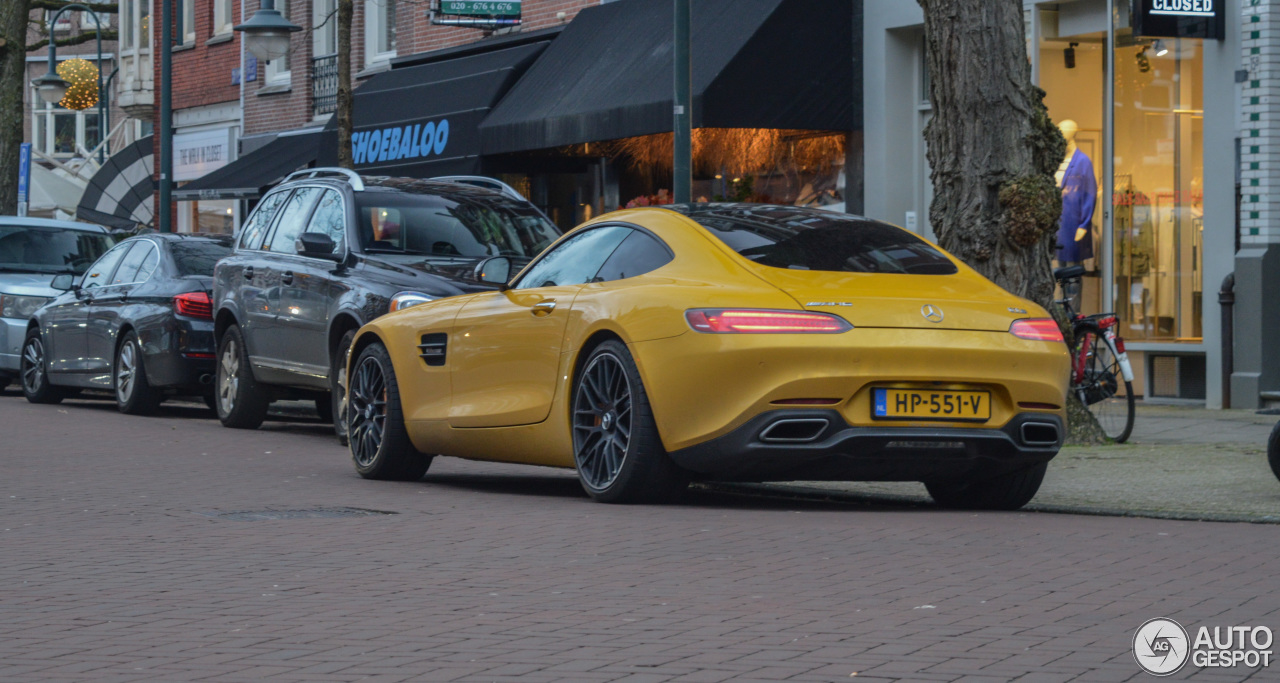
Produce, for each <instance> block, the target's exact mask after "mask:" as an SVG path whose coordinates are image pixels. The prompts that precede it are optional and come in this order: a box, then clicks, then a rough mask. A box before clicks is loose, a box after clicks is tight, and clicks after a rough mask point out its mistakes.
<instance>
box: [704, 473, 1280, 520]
mask: <svg viewBox="0 0 1280 683" xmlns="http://www.w3.org/2000/svg"><path fill="white" fill-rule="evenodd" d="M701 486H702V487H703V488H705V489H707V490H709V491H717V492H721V493H745V494H751V495H757V496H759V495H764V496H771V497H775V498H791V499H795V500H810V501H830V502H839V503H861V504H864V505H865V504H878V503H889V504H892V505H904V506H909V507H915V508H935V509H938V508H937V506H935V505H934V504H933V503H932V502H928V501H925V500H922V499H920V498H917V497H914V496H900V495H895V494H892V493H850V492H848V491H838V490H832V489H820V488H815V487H809V486H795V485H789V484H743V483H732V482H707V483H704V484H702V485H701ZM1020 511H1021V512H1044V513H1050V514H1065V515H1092V516H1095V517H1137V518H1146V519H1167V520H1176V521H1184V522H1230V523H1234V524H1242V523H1243V524H1280V515H1264V516H1260V517H1251V516H1247V515H1239V514H1231V513H1214V512H1184V511H1178V510H1168V511H1166V510H1144V509H1134V510H1126V509H1123V508H1108V507H1094V506H1089V505H1060V504H1044V503H1036V502H1034V501H1032V502H1031V503H1028V504H1027V505H1026V507H1023V508H1022V510H1020Z"/></svg>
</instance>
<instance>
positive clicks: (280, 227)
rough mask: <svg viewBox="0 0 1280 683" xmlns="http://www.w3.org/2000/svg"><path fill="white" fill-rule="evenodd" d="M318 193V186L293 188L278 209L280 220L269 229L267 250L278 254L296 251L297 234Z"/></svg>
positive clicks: (304, 223)
mask: <svg viewBox="0 0 1280 683" xmlns="http://www.w3.org/2000/svg"><path fill="white" fill-rule="evenodd" d="M318 194H320V188H318V187H301V188H298V189H297V190H294V192H293V196H292V197H289V201H288V202H286V203H285V205H284V208H283V209H282V210H281V211H280V220H278V221H276V227H275V228H274V229H273V230H272V231H271V237H270V238H268V245H267V247H266V249H267V251H273V252H277V253H280V254H296V253H298V248H297V246H296V244H295V243H296V242H297V241H298V235H301V234H302V229H303V228H304V227H306V221H307V214H308V213H310V212H311V205H312V203H314V200H315V198H316V195H318Z"/></svg>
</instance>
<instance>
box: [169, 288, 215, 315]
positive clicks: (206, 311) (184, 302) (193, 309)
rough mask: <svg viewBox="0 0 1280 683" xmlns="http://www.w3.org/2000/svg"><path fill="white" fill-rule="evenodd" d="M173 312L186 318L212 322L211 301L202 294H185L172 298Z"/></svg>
mask: <svg viewBox="0 0 1280 683" xmlns="http://www.w3.org/2000/svg"><path fill="white" fill-rule="evenodd" d="M173 310H174V312H176V313H177V314H178V315H185V316H187V317H188V318H202V319H204V320H213V301H212V300H210V299H209V295H208V294H206V293H204V292H187V293H186V294H179V295H178V296H175V297H173Z"/></svg>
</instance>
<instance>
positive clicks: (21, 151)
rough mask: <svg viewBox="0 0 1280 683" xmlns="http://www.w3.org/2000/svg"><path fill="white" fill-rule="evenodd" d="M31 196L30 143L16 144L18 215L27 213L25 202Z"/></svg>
mask: <svg viewBox="0 0 1280 683" xmlns="http://www.w3.org/2000/svg"><path fill="white" fill-rule="evenodd" d="M30 196H31V143H30V142H24V143H22V144H21V145H19V146H18V215H19V216H25V215H27V203H28V201H29V197H30Z"/></svg>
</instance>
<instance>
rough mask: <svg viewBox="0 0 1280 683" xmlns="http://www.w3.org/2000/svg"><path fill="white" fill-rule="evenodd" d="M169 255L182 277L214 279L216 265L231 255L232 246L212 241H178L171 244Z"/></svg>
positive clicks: (227, 243)
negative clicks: (192, 276) (198, 276)
mask: <svg viewBox="0 0 1280 683" xmlns="http://www.w3.org/2000/svg"><path fill="white" fill-rule="evenodd" d="M169 253H170V254H171V255H172V256H173V264H174V265H175V266H177V267H178V275H179V276H180V277H185V276H187V275H203V276H205V277H212V276H213V266H214V264H216V263H217V262H218V261H219V260H220V259H223V258H226V257H228V256H230V255H231V244H230V243H229V242H223V241H214V240H210V239H186V240H176V241H173V242H170V243H169Z"/></svg>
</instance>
